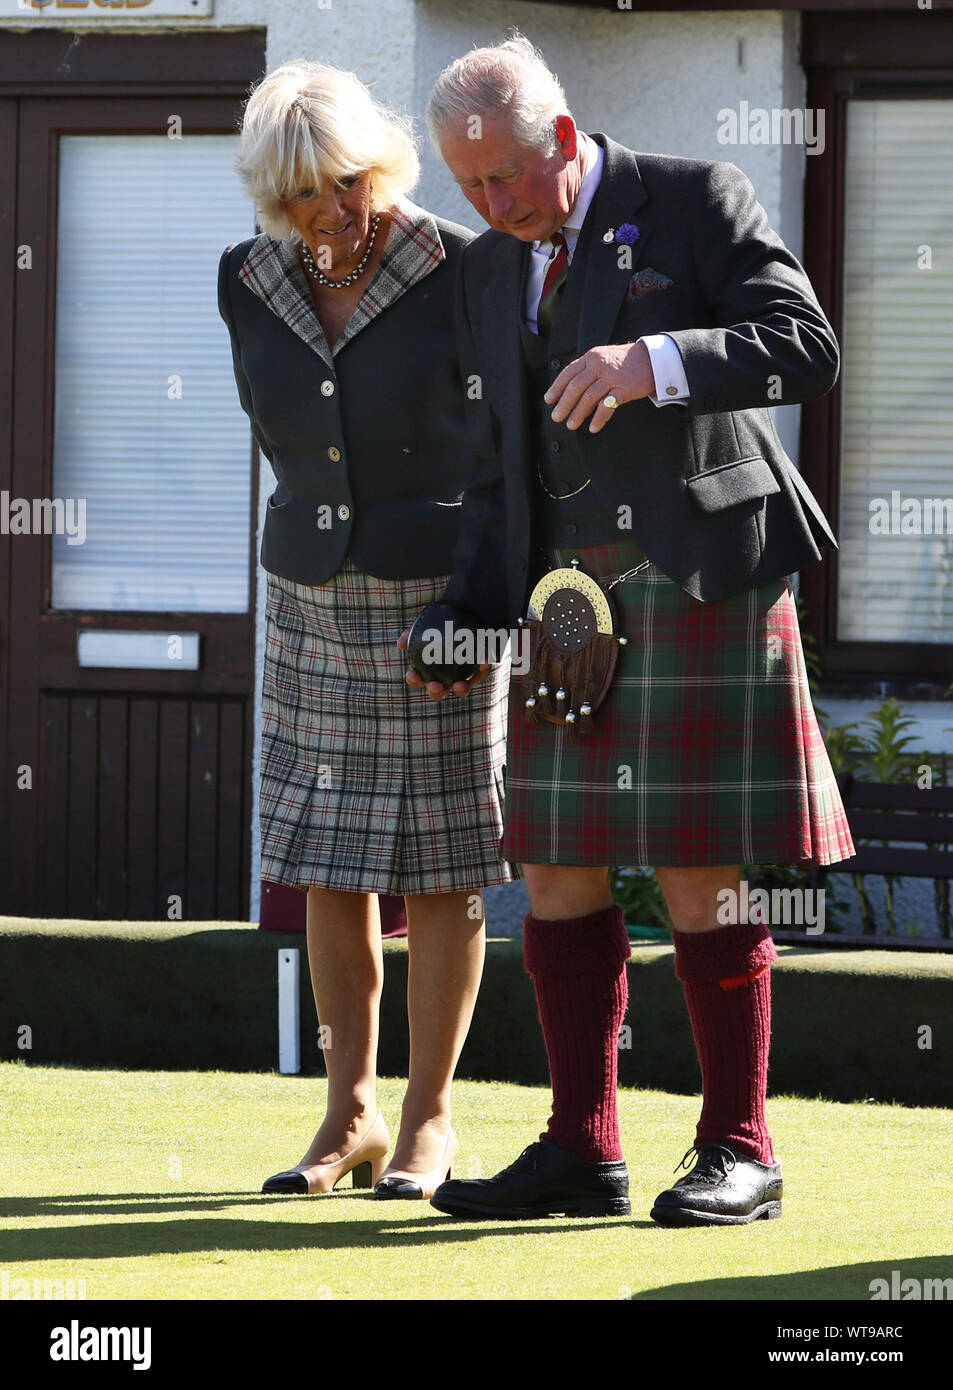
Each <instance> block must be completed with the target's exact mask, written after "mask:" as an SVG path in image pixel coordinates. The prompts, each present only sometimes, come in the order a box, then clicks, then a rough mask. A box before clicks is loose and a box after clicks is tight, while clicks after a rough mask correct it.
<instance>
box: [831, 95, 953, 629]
mask: <svg viewBox="0 0 953 1390" xmlns="http://www.w3.org/2000/svg"><path fill="white" fill-rule="evenodd" d="M846 174H847V179H846V198H845V239H844V329H843V342H842V348H843V365H842V373H843V375H842V401H843V413H842V420H841V424H842V434H841V439H842V449H841V512H840V535H839V539H840V544H841V557H840V565H839V602H838V614H839V620H838V635H839V637H840V638H841V639H842V640H846V641H861V642H863V641H881V642H883V641H894V642H921V643H922V642H953V390H951V387H950V363H951V361H953V100H951V99H948V98H947V99H932V98H929V99H923V100H896V101H894V100H885V99H884V100H862V99H857V100H853V101H851V102H849V104H848V122H847V170H846ZM881 532H884V533H883V534H881Z"/></svg>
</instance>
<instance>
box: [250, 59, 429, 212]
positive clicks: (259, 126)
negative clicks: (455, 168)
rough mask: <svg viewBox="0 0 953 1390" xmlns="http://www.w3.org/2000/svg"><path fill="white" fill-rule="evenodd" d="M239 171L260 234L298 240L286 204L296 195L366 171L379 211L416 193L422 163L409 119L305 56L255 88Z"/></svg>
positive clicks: (349, 77) (349, 75) (349, 76)
mask: <svg viewBox="0 0 953 1390" xmlns="http://www.w3.org/2000/svg"><path fill="white" fill-rule="evenodd" d="M235 168H236V169H237V170H238V173H239V175H240V177H241V179H242V182H243V183H244V185H245V188H246V190H247V192H248V194H249V196H250V197H251V198H253V199H254V202H255V207H256V210H257V212H258V221H259V223H260V225H261V228H262V230H263V231H264V232H267V233H268V235H269V236H272V237H276V238H279V239H280V238H282V237H290V238H292V239H296V238H297V237H298V233H297V232H296V231H295V230H294V228H293V226H292V223H291V220H290V218H289V217H288V214H287V212H286V211H285V209H284V207H283V203H284V202H285V201H286V200H287V199H289V198H291V197H293V196H294V194H295V193H296V192H297V190H298V189H300V188H304V187H314V188H317V189H321V188H322V187H323V186H324V183H325V181H326V180H330V181H332V182H334V181H337V180H338V179H342V178H348V177H351V176H352V175H354V174H362V173H364V172H365V171H367V172H369V173H370V175H371V178H372V180H373V184H374V187H373V191H372V194H371V209H372V211H374V212H382V211H383V210H384V209H385V208H389V207H391V206H392V204H393V203H394V202H395V201H396V200H397V199H398V198H400V197H403V195H404V194H406V193H408V192H409V191H410V190H411V189H412V188H413V187H414V185H415V184H416V182H417V179H418V177H419V174H420V161H419V160H418V158H417V151H416V148H415V146H414V140H413V133H412V126H411V123H410V121H409V120H407V119H406V118H405V117H404V116H401V115H399V114H398V113H397V112H395V111H389V110H388V109H387V108H386V107H385V106H382V105H381V104H380V102H378V101H376V100H375V98H374V97H373V96H372V95H371V93H370V92H369V91H368V89H367V87H365V85H364V83H363V82H362V81H361V80H360V78H358V77H357V76H356V75H355V74H354V73H353V72H345V71H344V70H343V69H342V68H335V67H331V66H330V65H329V64H325V63H313V62H308V61H307V60H306V59H303V58H301V59H296V60H295V61H294V62H291V63H284V64H283V65H282V66H281V67H280V68H275V70H274V72H270V73H268V74H267V76H265V77H263V78H262V80H261V82H259V83H258V85H257V86H256V87H255V88H253V90H252V93H251V95H250V97H249V98H248V101H247V102H246V104H245V111H244V115H243V118H242V129H241V138H240V142H239V150H238V155H237V157H236V160H235Z"/></svg>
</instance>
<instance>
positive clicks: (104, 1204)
mask: <svg viewBox="0 0 953 1390" xmlns="http://www.w3.org/2000/svg"><path fill="white" fill-rule="evenodd" d="M332 1200H333V1201H334V1202H335V1203H339V1202H346V1203H348V1206H349V1212H348V1215H347V1216H346V1217H345V1214H344V1213H343V1212H342V1213H341V1215H342V1217H344V1219H342V1220H341V1221H334V1220H329V1219H328V1218H329V1215H330V1213H329V1212H328V1210H327V1205H326V1203H327V1201H328V1198H327V1197H321V1196H318V1197H286V1196H266V1195H264V1194H262V1193H249V1192H247V1191H243V1192H235V1193H228V1192H222V1191H221V1190H219V1191H216V1192H178V1193H175V1194H172V1195H170V1194H169V1193H165V1192H134V1193H102V1192H100V1193H69V1194H66V1195H63V1196H58V1197H45V1196H36V1197H8V1198H4V1199H3V1200H2V1201H0V1217H7V1218H8V1219H14V1218H17V1217H19V1218H24V1217H34V1218H35V1217H44V1216H45V1217H59V1218H60V1219H61V1220H62V1219H67V1220H68V1219H69V1218H70V1217H71V1216H75V1215H77V1214H78V1213H79V1212H82V1214H83V1216H84V1217H85V1216H125V1217H126V1218H127V1220H126V1221H123V1222H122V1223H121V1224H120V1223H118V1222H109V1223H107V1224H105V1225H98V1226H95V1225H88V1224H84V1225H82V1226H67V1225H57V1226H55V1227H46V1228H42V1229H39V1230H23V1229H19V1230H11V1231H0V1264H2V1263H4V1262H7V1261H10V1262H13V1261H16V1262H19V1263H24V1262H26V1261H30V1260H55V1259H84V1258H86V1259H97V1260H102V1259H129V1258H134V1257H136V1256H139V1255H158V1254H184V1253H197V1252H199V1251H202V1250H209V1251H211V1250H235V1251H240V1250H254V1251H255V1252H256V1253H263V1252H265V1251H268V1250H302V1249H315V1250H348V1249H355V1250H366V1249H367V1248H368V1247H377V1248H387V1247H389V1246H395V1247H396V1246H403V1247H406V1246H408V1245H433V1244H436V1243H443V1242H446V1241H454V1242H463V1241H472V1240H479V1239H483V1238H484V1237H486V1236H511V1235H525V1234H526V1233H527V1231H533V1232H534V1233H538V1232H545V1231H563V1232H565V1231H566V1230H567V1229H568V1230H572V1231H585V1230H602V1229H605V1226H606V1225H607V1224H608V1223H607V1220H606V1218H598V1219H592V1220H585V1219H581V1218H579V1217H572V1218H569V1217H566V1218H563V1221H562V1222H560V1224H554V1222H552V1221H547V1219H546V1218H541V1219H534V1220H532V1221H527V1222H519V1223H516V1224H513V1223H508V1224H507V1223H505V1222H504V1221H502V1220H501V1221H482V1220H476V1219H468V1220H456V1219H455V1218H453V1217H450V1216H444V1215H440V1214H437V1213H436V1212H433V1211H432V1209H431V1208H430V1206H429V1204H427V1203H421V1204H420V1205H419V1206H417V1207H416V1208H414V1204H413V1203H407V1202H403V1203H399V1204H398V1205H399V1207H400V1209H401V1215H400V1216H398V1215H397V1213H396V1212H393V1206H394V1204H393V1203H387V1204H385V1203H383V1202H379V1201H378V1200H377V1199H376V1198H374V1197H372V1196H371V1194H370V1192H369V1191H368V1190H365V1189H361V1190H360V1191H357V1192H356V1191H354V1190H353V1189H350V1188H345V1189H344V1190H343V1191H338V1192H335V1193H334V1194H333V1197H332ZM353 1202H364V1203H370V1204H372V1209H373V1210H374V1211H375V1212H379V1213H380V1215H379V1216H376V1218H375V1219H370V1220H367V1221H361V1220H359V1219H356V1218H355V1216H354V1214H353V1208H351V1207H350V1204H351V1203H353ZM289 1205H290V1207H291V1208H293V1209H295V1211H296V1215H297V1216H300V1217H301V1220H295V1221H294V1222H293V1223H291V1222H288V1221H285V1220H282V1221H251V1220H244V1219H238V1220H235V1219H233V1220H229V1219H228V1218H222V1219H218V1218H216V1217H214V1216H213V1217H198V1218H196V1219H189V1218H188V1217H184V1218H181V1219H178V1220H173V1221H153V1220H151V1219H149V1218H151V1217H152V1216H154V1215H161V1214H163V1213H170V1212H208V1211H212V1212H216V1211H222V1210H224V1209H226V1208H231V1207H236V1206H245V1207H248V1206H255V1207H261V1208H263V1209H264V1210H266V1211H267V1210H269V1209H273V1208H274V1207H283V1206H289ZM388 1208H390V1210H388ZM412 1208H414V1209H412ZM417 1211H420V1212H421V1213H422V1215H421V1216H420V1217H417V1216H416V1212H417ZM423 1213H426V1214H423ZM403 1217H410V1218H412V1219H410V1220H406V1219H401V1218H403ZM143 1218H144V1219H143ZM621 1222H625V1224H626V1225H628V1226H642V1227H646V1228H653V1229H658V1228H657V1227H656V1226H655V1223H654V1222H652V1221H632V1220H631V1218H628V1217H619V1218H616V1219H615V1220H614V1221H613V1222H612V1224H619V1223H621ZM305 1223H308V1224H305Z"/></svg>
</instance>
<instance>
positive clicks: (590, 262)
mask: <svg viewBox="0 0 953 1390" xmlns="http://www.w3.org/2000/svg"><path fill="white" fill-rule="evenodd" d="M591 138H592V139H593V140H595V141H596V143H597V144H599V145H602V146H603V148H604V149H605V162H604V164H603V166H602V178H601V179H600V180H599V187H598V188H597V189H596V196H595V197H594V198H593V200H592V204H591V205H590V208H589V211H588V213H587V214H586V221H585V225H584V227H583V231H582V235H581V236H580V245H579V246H577V248H576V252H577V254H578V253H579V251H580V250H582V251H583V252H584V254H585V256H586V267H585V269H586V278H585V283H584V286H583V294H582V307H581V309H580V313H579V338H578V350H579V353H580V355H581V354H582V353H584V352H587V351H588V350H589V348H591V347H596V346H597V345H599V344H601V343H609V342H611V341H612V331H613V328H614V327H615V321H616V319H617V318H618V316H619V310H620V309H621V307H622V301H623V300H624V298H625V292H626V289H627V288H628V284H629V281H630V279H631V278H632V274H633V272H634V271H635V269H636V267H637V266H638V264H639V261H640V260H641V259H642V256H643V254H644V251H645V245H646V242H647V241H648V239H649V237H650V236H651V235H652V223H651V221H650V220H649V219H648V218H647V217H645V216H642V215H640V213H639V209H640V208H642V207H643V206H644V205H645V204H646V203H647V202H648V201H649V196H648V194H647V193H646V191H645V187H644V185H643V183H642V179H641V176H640V174H639V166H638V162H637V160H636V158H635V156H634V155H633V154H632V153H631V152H630V151H629V150H627V149H625V148H624V147H623V146H622V145H618V144H616V142H615V141H614V140H610V139H609V137H608V136H606V135H593V136H592V137H591ZM624 222H628V223H630V224H631V225H633V226H635V227H638V229H639V235H638V237H637V238H636V240H635V242H634V243H633V244H632V245H631V247H630V248H629V250H630V252H631V255H630V256H625V257H620V254H619V253H620V250H621V246H620V243H618V242H616V241H612V242H608V243H607V242H605V241H603V237H604V236H605V234H606V233H607V232H608V231H609V229H610V228H611V229H613V230H617V229H618V228H619V227H621V226H622V224H623V223H624ZM584 238H585V242H584V241H583V239H584Z"/></svg>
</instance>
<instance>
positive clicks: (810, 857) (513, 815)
mask: <svg viewBox="0 0 953 1390" xmlns="http://www.w3.org/2000/svg"><path fill="white" fill-rule="evenodd" d="M572 556H578V557H579V560H580V562H581V565H582V568H583V569H584V570H585V571H586V572H588V573H589V574H591V575H593V576H594V577H595V578H598V579H608V578H610V577H615V576H616V575H619V574H622V573H624V571H625V570H627V569H629V568H630V567H632V566H633V565H636V564H638V563H639V562H640V561H641V560H644V558H645V556H644V555H643V554H642V552H641V551H640V550H639V549H638V547H636V546H635V545H634V544H632V543H631V542H629V541H625V540H621V541H612V542H610V543H607V544H603V545H597V546H585V547H578V548H576V549H574V550H567V549H561V550H551V551H548V552H547V558H548V559H549V560H550V563H551V564H553V565H568V564H569V561H570V559H571V557H572ZM609 597H610V601H611V602H612V603H613V605H614V607H615V613H616V631H617V632H619V633H623V634H625V635H626V636H627V637H628V643H627V645H626V646H625V647H623V648H622V649H621V651H620V653H619V662H618V666H617V668H616V676H615V680H614V681H613V684H612V686H611V687H610V690H609V693H608V695H607V696H606V699H605V701H604V703H603V704H602V705H601V706H600V707H599V709H598V710H597V711H596V713H595V714H594V715H593V716H592V730H591V732H590V733H588V734H586V735H582V736H577V737H575V738H568V737H567V735H566V730H565V727H564V726H562V725H556V724H550V723H548V722H539V723H528V722H527V716H526V711H525V709H524V708H523V706H522V703H521V701H520V700H519V699H518V698H517V697H516V695H515V686H514V693H513V696H512V698H511V700H510V709H509V729H508V736H507V769H506V797H507V802H506V831H505V835H504V841H503V850H504V853H505V854H506V855H507V857H508V858H510V859H512V860H514V861H516V862H518V863H524V864H584V865H592V866H601V865H609V866H612V865H620V866H628V865H631V866H653V867H654V866H656V865H660V866H672V867H691V866H702V865H709V866H711V865H734V864H809V863H813V864H833V863H837V862H839V861H840V860H842V859H846V858H847V857H848V856H849V855H851V854H853V853H854V847H853V842H852V840H851V836H850V829H849V827H848V823H847V817H846V815H845V812H844V807H843V803H842V801H841V797H840V793H839V791H838V788H837V783H836V781H835V778H834V774H833V772H832V770H831V765H830V761H829V759H828V756H827V749H826V748H825V746H824V741H823V739H822V737H821V733H820V730H819V728H818V725H817V719H816V716H815V714H814V707H813V704H812V702H811V696H810V691H809V689H808V682H807V672H806V669H805V664H804V653H803V649H802V647H801V636H800V628H799V625H798V619H797V610H796V608H795V605H794V599H793V596H792V593H791V587H790V583H789V581H788V580H787V579H779V580H775V581H772V582H770V583H767V584H762V585H760V586H758V587H757V588H754V589H750V590H748V591H747V592H745V593H741V594H737V595H734V596H732V597H731V598H728V599H723V600H721V601H719V602H717V603H702V602H700V601H699V600H698V599H695V598H693V597H692V596H691V595H690V594H687V593H686V592H685V591H684V590H683V589H681V588H680V587H679V586H678V585H677V584H675V583H674V582H673V581H672V580H670V579H668V578H667V577H666V576H665V575H664V574H662V572H661V571H660V570H659V569H657V567H656V566H654V565H652V566H651V568H649V569H648V570H645V571H643V573H641V574H639V575H637V576H635V577H634V578H632V579H630V580H626V582H625V583H622V584H618V585H616V587H615V588H613V589H612V592H611V594H610V596H609Z"/></svg>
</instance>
